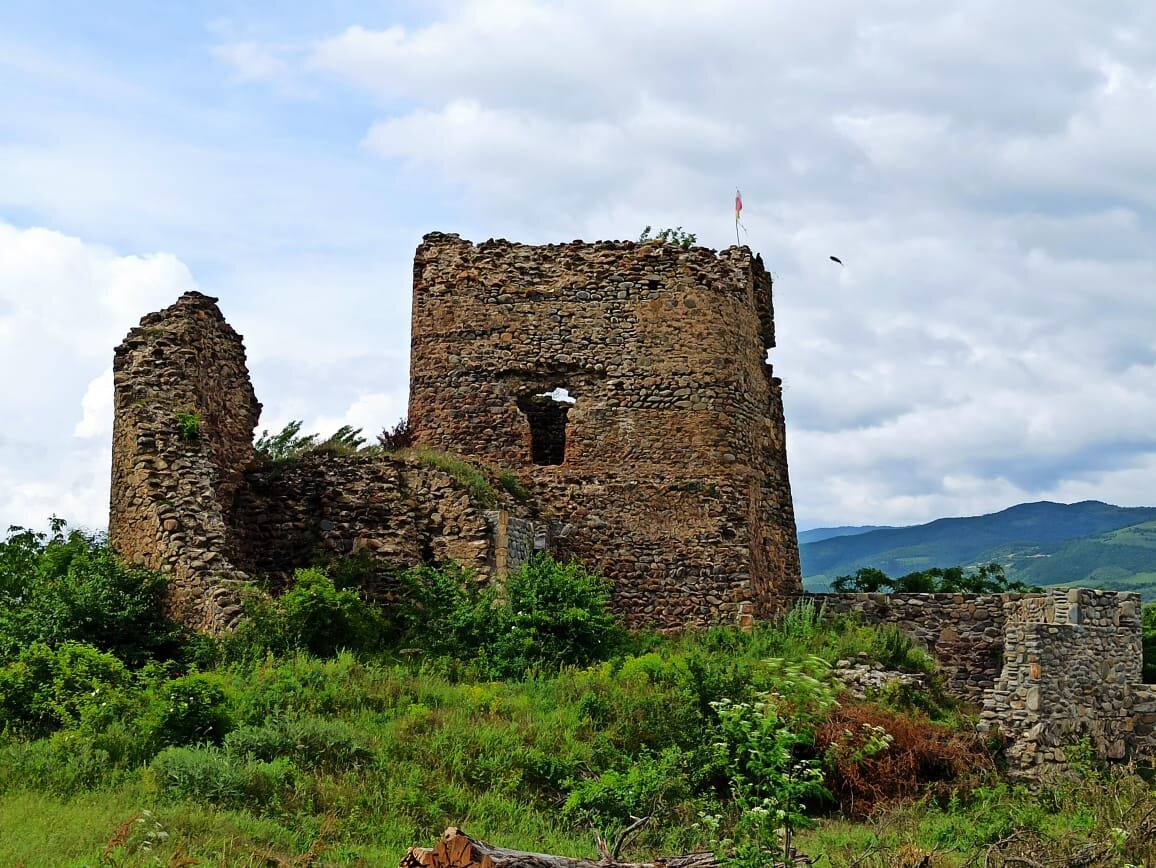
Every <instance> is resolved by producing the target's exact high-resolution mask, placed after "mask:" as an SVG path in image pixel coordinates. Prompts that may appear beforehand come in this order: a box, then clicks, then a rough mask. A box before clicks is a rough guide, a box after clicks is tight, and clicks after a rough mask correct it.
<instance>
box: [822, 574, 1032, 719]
mask: <svg viewBox="0 0 1156 868" xmlns="http://www.w3.org/2000/svg"><path fill="white" fill-rule="evenodd" d="M1018 597H1019V595H1016V594H809V595H806V596H805V597H804V599H808V600H812V601H814V602H815V603H816V604H818V605H822V606H824V607H825V609H826V611H827V612H829V613H831V614H836V613H837V614H854V615H855V616H856V617H858V618H859V619H860V621H862V623H864V624H871V625H876V626H878V625H884V624H887V625H893V626H895V627H898V628H899V629H900V630H902V631H903V632H904V633H906V634H908V635H909V636H911V638H913V639H914V640H915V641H916V642H918V643H919V645H920V646H922V647H923V648H924V649H926V650H927V651H929V652H930V653H931V655H932V656H933V657H935V659H936V662H938V664H939V669H940V672H941V673H942V674H943V677H944V682H945V684H944V686H945V687H946V688H947V690H948V691H949V692H950V693H951V694H952V695H953V696H956V697H959V698H961V699H965V700H967V701H968V702H972V703H975V704H977V705H978V704H980V703H982V702H983V698H984V695H985V693H986V692H987V691H989V690H991V689H992V687H994V686H995V683H996V681H997V680H998V679H999V677H1000V672H1001V671H1002V668H1003V647H1004V629H1005V624H1006V622H1007V615H1006V612H1005V605H1006V604H1007V602H1008V601H1009V600H1014V599H1018Z"/></svg>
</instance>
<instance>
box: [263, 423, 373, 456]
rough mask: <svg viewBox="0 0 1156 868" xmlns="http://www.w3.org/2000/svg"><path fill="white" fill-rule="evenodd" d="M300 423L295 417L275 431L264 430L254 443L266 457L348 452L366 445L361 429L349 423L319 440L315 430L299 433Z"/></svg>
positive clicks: (355, 450)
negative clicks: (311, 432)
mask: <svg viewBox="0 0 1156 868" xmlns="http://www.w3.org/2000/svg"><path fill="white" fill-rule="evenodd" d="M302 424H304V423H303V422H302V421H301V420H300V419H295V420H293V421H292V422H290V423H288V424H287V425H286V426H285V427H284V428H282V429H281V430H280V431H279V432H277V433H276V434H270V433H269V431H268V430H263V431H262V432H261V436H260V437H258V438H257V441H256V442H255V443H254V444H253V447H254V448H255V449H256V450H257V453H258V454H259V455H262V456H264V457H265V458H266V459H268V460H269V461H288V460H290V459H293V458H300V457H301V456H302V455H306V454H308V453H310V452H329V453H335V454H348V453H350V452H357V451H358V450H359V449H361V448H363V447H364V446H365V438H364V437H362V436H361V429H360V428H354V427H353V426H352V425H342V426H341V427H340V428H338V429H337V430H336V431H334V432H333V433H332V434H330V435H329V436H328V437H326V438H325V439H324V440H322V439H320V435H318V434H302V433H301V426H302Z"/></svg>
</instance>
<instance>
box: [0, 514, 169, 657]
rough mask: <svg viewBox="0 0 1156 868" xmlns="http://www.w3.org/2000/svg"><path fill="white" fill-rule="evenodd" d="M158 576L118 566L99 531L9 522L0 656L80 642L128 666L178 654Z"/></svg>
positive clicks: (0, 550) (0, 600)
mask: <svg viewBox="0 0 1156 868" xmlns="http://www.w3.org/2000/svg"><path fill="white" fill-rule="evenodd" d="M165 586H166V579H165V578H164V576H162V575H160V574H159V573H152V572H148V571H146V570H140V569H135V568H130V567H126V566H124V565H123V564H121V563H120V562H119V561H118V560H117V559H116V557H115V556H114V554H113V552H112V550H111V549H110V548H109V546H108V541H107V539H106V538H105V537H104V536H102V535H97V534H86V533H84V532H82V531H79V530H72V531H68V530H67V529H66V526H65V524H64V522H62V521H60V520H58V519H53V520H52V530H51V533H50V534H43V533H35V532H33V531H29V530H23V529H21V528H13V529H12V530H11V531H10V532H9V536H8V538H7V539H6V540H5V541H4V542H2V543H0V661H3V660H11V659H14V658H15V656H16V655H17V654H18V653H19V650H20V649H21V648H22V647H25V646H28V645H30V644H33V643H36V642H43V643H45V644H47V645H50V646H54V647H55V646H57V645H60V644H62V643H65V642H81V643H87V644H89V645H92V646H95V647H96V648H99V649H100V650H101V651H105V652H108V653H111V654H113V655H115V656H116V657H117V658H119V659H120V660H122V661H124V662H125V663H126V664H128V665H129V666H131V667H137V666H141V665H143V664H144V663H146V662H148V661H149V660H152V659H157V658H162V659H163V658H171V657H174V656H177V655H179V654H180V653H181V651H182V647H183V641H184V634H183V631H182V630H181V628H180V627H179V626H178V625H177V624H176V623H174V622H173V621H172V620H170V619H169V618H168V617H167V616H166V615H165V614H164V612H163V609H162V606H161V602H162V597H163V595H164V592H165Z"/></svg>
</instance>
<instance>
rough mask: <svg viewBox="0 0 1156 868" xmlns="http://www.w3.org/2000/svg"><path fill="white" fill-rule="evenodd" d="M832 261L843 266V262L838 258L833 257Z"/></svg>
mask: <svg viewBox="0 0 1156 868" xmlns="http://www.w3.org/2000/svg"><path fill="white" fill-rule="evenodd" d="M831 261H832V262H838V263H839V264H840V265H843V260H842V259H840V258H839V257H838V256H832V257H831ZM844 267H846V266H844Z"/></svg>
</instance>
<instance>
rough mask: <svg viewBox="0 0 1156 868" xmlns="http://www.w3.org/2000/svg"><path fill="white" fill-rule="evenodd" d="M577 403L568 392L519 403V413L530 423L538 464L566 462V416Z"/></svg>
mask: <svg viewBox="0 0 1156 868" xmlns="http://www.w3.org/2000/svg"><path fill="white" fill-rule="evenodd" d="M573 403H574V399H573V398H571V397H570V395H569V394H568V393H567V392H566V390H565V389H556V390H554V391H553V392H547V393H546V394H544V395H527V396H525V397H523V398H519V399H518V409H519V410H521V411H522V412H523V413H524V414H525V415H526V421H527V422H529V423H530V458H531V460H532V461H533V462H534V463H535V464H542V465H548V464H561V463H562V462H563V461H565V460H566V414H567V413H569V412H570V405H571V404H573Z"/></svg>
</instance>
